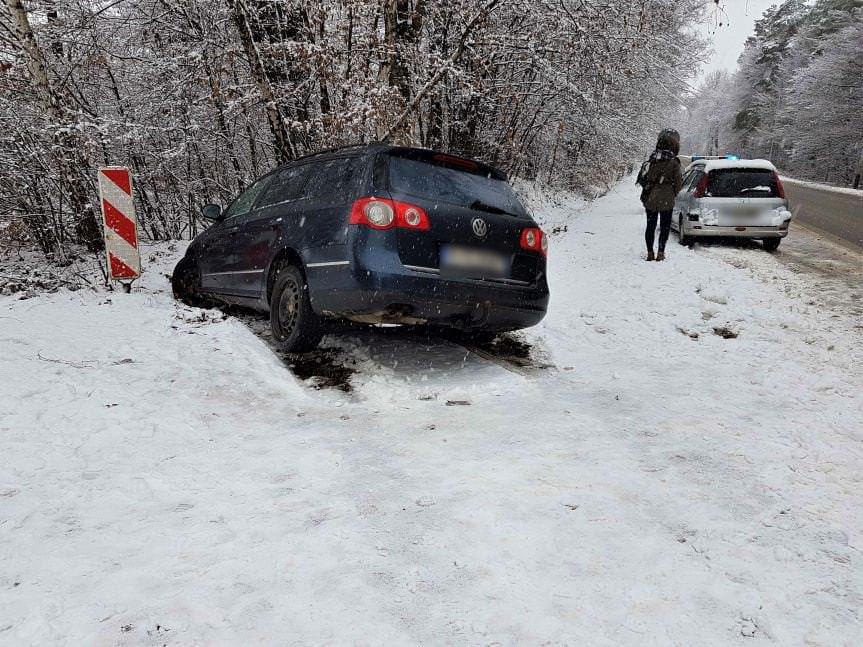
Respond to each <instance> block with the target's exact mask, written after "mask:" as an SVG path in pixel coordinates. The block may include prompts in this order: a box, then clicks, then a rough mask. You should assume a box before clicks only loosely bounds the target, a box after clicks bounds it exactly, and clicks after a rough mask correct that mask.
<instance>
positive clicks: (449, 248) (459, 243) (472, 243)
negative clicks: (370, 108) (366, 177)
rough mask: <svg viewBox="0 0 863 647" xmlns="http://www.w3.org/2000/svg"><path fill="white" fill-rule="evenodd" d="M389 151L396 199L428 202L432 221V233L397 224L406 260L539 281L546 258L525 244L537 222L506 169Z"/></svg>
mask: <svg viewBox="0 0 863 647" xmlns="http://www.w3.org/2000/svg"><path fill="white" fill-rule="evenodd" d="M385 157H386V162H385V169H386V189H387V190H388V191H389V193H390V195H391V196H392V198H393V199H394V200H397V201H399V202H406V203H409V204H413V205H416V206H418V207H422V209H424V210H425V212H426V214H427V215H428V219H429V225H430V226H429V230H428V231H412V230H407V229H397V230H396V237H397V244H398V253H399V258H400V260H401V262H402V264H403V265H405V266H407V267H409V268H414V269H422V270H425V271H434V272H439V273H442V274H452V275H453V276H458V277H459V278H468V279H470V278H473V279H489V280H499V281H505V282H517V283H525V284H532V283H534V282H535V281H536V279H537V277H538V275H539V273H540V272H541V271H542V268H543V267H544V265H543V263H544V258H543V257H542V256H541V255H539V254H537V253H535V252H528V251H526V250H523V249H522V248H521V245H520V241H521V233H522V231H523V230H524V229H525V228H529V227H535V226H536V224H535V223H534V221H533V219H532V218H531V217H530V215H529V214H528V212H527V210H526V209H525V208H524V205H522V204H521V202H520V201H519V199H518V197H517V196H516V194H515V192H514V191H513V189H512V187H510V186H509V184H507V182H506V179H505V176H503V174H502V173H500V172H499V171H497V170H495V169H492V168H491V167H486V166H484V165H482V164H480V163H478V162H473V161H472V160H465V159H462V158H457V157H452V156H450V155H443V154H439V153H433V152H431V151H417V150H406V151H396V152H388V153H387V154H386V155H385Z"/></svg>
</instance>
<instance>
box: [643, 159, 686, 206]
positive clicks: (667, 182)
mask: <svg viewBox="0 0 863 647" xmlns="http://www.w3.org/2000/svg"><path fill="white" fill-rule="evenodd" d="M638 183H639V184H640V185H641V186H643V187H644V189H645V193H646V197H645V199H644V208H645V209H647V210H648V211H668V210H670V209H672V208H674V198H675V197H677V193H678V192H679V191H680V189H681V187H682V186H683V176H682V174H681V172H680V160H679V159H677V156H676V155H675V154H674V153H673V152H672V151H670V150H659V149H657V150H655V151H653V154H652V155H651V156H650V160H649V161H648V166H647V170H646V171H645V172H644V173H643V174H642V175H640V176H639V178H638Z"/></svg>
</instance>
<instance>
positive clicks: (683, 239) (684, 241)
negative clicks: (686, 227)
mask: <svg viewBox="0 0 863 647" xmlns="http://www.w3.org/2000/svg"><path fill="white" fill-rule="evenodd" d="M677 242H679V243H680V244H681V245H683V246H685V247H692V237H691V236H687V235H686V234H684V233H683V215H681V216H680V218H679V219H678V220H677Z"/></svg>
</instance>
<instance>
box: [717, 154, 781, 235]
mask: <svg viewBox="0 0 863 647" xmlns="http://www.w3.org/2000/svg"><path fill="white" fill-rule="evenodd" d="M700 203H701V204H700V207H701V212H702V217H703V219H704V220H705V223H706V224H713V225H717V226H720V227H769V226H772V225H774V224H777V223H775V222H774V220H775V219H776V217H777V214H778V211H780V210H783V209H784V208H785V207H786V205H787V202H786V201H785V199H784V198H783V197H782V191H781V190H780V187H779V181H778V178H777V176H776V173H775V172H774V171H771V170H768V169H758V168H729V169H716V170H712V171H711V172H710V175H709V180H708V186H707V189H706V191H705V195H704V197H703V198H701V200H700Z"/></svg>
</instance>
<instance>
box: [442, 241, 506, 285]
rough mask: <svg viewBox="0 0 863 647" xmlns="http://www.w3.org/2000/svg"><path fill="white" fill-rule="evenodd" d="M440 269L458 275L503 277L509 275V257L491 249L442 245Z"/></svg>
mask: <svg viewBox="0 0 863 647" xmlns="http://www.w3.org/2000/svg"><path fill="white" fill-rule="evenodd" d="M440 269H441V272H443V273H446V274H450V275H456V276H459V275H460V276H480V277H489V278H503V277H506V276H508V275H509V257H508V256H504V255H503V254H501V253H500V252H495V251H491V250H489V249H479V248H476V247H460V246H458V245H441V248H440Z"/></svg>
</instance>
